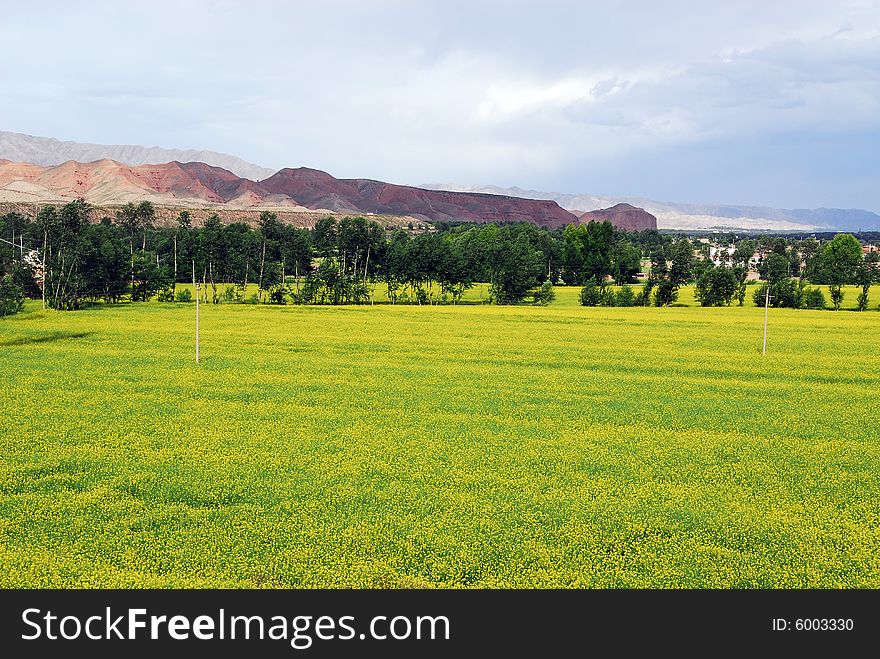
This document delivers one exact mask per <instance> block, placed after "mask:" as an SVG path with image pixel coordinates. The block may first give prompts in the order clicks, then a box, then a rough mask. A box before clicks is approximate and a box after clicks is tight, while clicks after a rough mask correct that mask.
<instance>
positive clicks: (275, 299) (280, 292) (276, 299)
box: [269, 286, 285, 304]
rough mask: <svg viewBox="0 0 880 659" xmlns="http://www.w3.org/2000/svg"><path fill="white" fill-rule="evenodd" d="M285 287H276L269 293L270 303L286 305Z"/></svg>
mask: <svg viewBox="0 0 880 659" xmlns="http://www.w3.org/2000/svg"><path fill="white" fill-rule="evenodd" d="M284 293H285V290H284V286H276V287H275V288H273V289H272V290H271V291H270V292H269V302H271V303H272V304H284Z"/></svg>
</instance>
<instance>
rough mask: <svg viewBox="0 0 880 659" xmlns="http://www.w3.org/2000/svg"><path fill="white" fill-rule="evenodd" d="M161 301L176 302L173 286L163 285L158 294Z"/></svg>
mask: <svg viewBox="0 0 880 659" xmlns="http://www.w3.org/2000/svg"><path fill="white" fill-rule="evenodd" d="M156 297H157V299H158V300H159V302H174V289H173V288H171V286H167V285H166V286H163V287H162V288H160V289H159V292H158V293H157V294H156Z"/></svg>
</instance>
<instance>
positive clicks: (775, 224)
mask: <svg viewBox="0 0 880 659" xmlns="http://www.w3.org/2000/svg"><path fill="white" fill-rule="evenodd" d="M422 187H425V188H428V189H443V190H460V191H473V192H488V193H491V194H507V195H512V196H519V197H524V198H527V199H550V200H553V201H555V202H557V203H558V204H559V205H560V206H562V207H563V208H565V209H566V210H570V211H591V210H599V209H602V208H608V207H611V206H614V205H616V204H619V203H628V204H632V205H635V206H638V207H640V208H643V209H644V210H645V211H647V212H648V213H651V214H652V215H654V216H656V217H657V226H658V228H660V229H683V230H688V229H694V230H702V229H719V230H727V231H730V230H737V229H744V230H755V231H822V230H841V231H858V230H865V231H871V230H880V215H878V214H876V213H873V212H871V211H868V210H864V209H859V208H851V209H840V208H816V209H803V208H801V209H784V208H771V207H767V206H750V205H736V204H693V203H690V204H689V203H679V202H670V201H657V200H654V199H648V198H645V197H636V196H612V195H592V194H572V193H562V192H542V191H538V190H526V189H523V188H520V187H516V186H514V187H510V188H503V187H499V186H494V185H459V184H454V183H442V184H438V183H427V184H423V186H422Z"/></svg>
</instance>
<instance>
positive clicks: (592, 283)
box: [581, 277, 599, 307]
mask: <svg viewBox="0 0 880 659" xmlns="http://www.w3.org/2000/svg"><path fill="white" fill-rule="evenodd" d="M581 305H583V306H585V307H596V306H599V287H598V286H596V279H595V277H590V278H589V279H588V280H587V283H586V284H584V287H583V288H582V289H581Z"/></svg>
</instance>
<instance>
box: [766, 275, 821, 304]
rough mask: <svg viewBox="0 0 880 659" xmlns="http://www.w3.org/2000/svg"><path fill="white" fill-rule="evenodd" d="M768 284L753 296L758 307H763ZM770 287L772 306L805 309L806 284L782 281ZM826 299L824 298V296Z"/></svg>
mask: <svg viewBox="0 0 880 659" xmlns="http://www.w3.org/2000/svg"><path fill="white" fill-rule="evenodd" d="M767 286H768V284H766V283H765V284H761V285H760V286H758V288H756V289H755V292H754V293H753V294H752V300H754V302H755V306H756V307H763V306H764V302H765V295H766V293H767ZM769 286H770V306H771V307H774V308H779V309H801V308H803V307H804V283H803V282H800V281H796V280H794V279H781V280H779V281H777V282H775V283H773V284H769ZM823 298H824V296H823Z"/></svg>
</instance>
